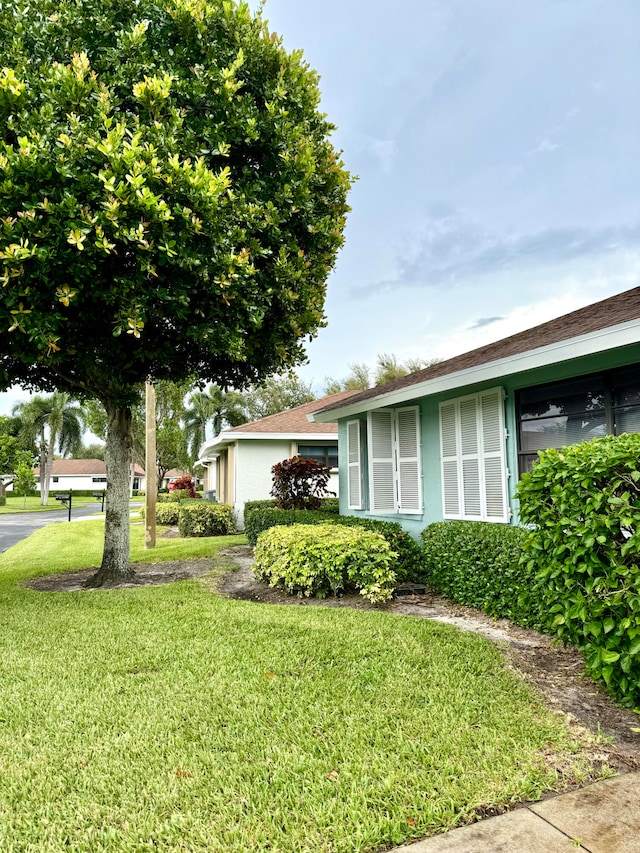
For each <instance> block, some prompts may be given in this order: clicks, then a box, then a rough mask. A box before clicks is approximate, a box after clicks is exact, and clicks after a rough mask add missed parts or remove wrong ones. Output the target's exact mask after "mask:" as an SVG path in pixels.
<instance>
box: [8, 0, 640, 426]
mask: <svg viewBox="0 0 640 853" xmlns="http://www.w3.org/2000/svg"><path fill="white" fill-rule="evenodd" d="M253 5H254V6H255V5H257V3H256V2H254V3H253ZM265 16H266V18H267V19H268V20H269V22H270V25H271V28H272V29H274V30H276V31H277V32H279V33H280V34H281V35H282V36H283V38H284V42H285V45H286V46H287V48H289V49H291V50H293V49H295V48H301V49H303V50H304V53H305V57H306V59H307V61H308V62H309V63H310V64H311V66H312V67H314V68H315V69H316V70H317V71H318V72H319V73H320V76H321V89H322V95H323V101H322V103H323V109H324V110H325V111H326V112H327V113H328V115H329V117H330V119H331V120H332V121H333V122H334V123H335V124H336V125H337V126H338V130H337V131H336V133H335V136H334V142H335V144H336V146H337V147H339V148H341V149H343V151H344V155H343V156H344V160H345V162H346V164H347V166H348V168H349V169H350V170H351V171H352V172H354V173H355V174H357V175H358V176H359V180H358V182H357V183H356V184H355V186H354V189H353V191H352V194H351V199H350V201H351V205H352V208H353V209H352V212H351V214H350V217H349V221H348V226H347V231H346V244H345V247H344V249H343V250H342V252H341V255H340V257H339V260H338V263H337V265H336V269H335V272H334V273H333V274H332V276H331V279H330V281H329V291H328V299H327V304H326V310H327V318H328V326H327V328H325V329H322V330H321V331H320V333H319V335H318V337H317V339H316V340H315V341H313V342H312V343H311V344H310V345H309V347H308V354H309V364H308V365H306V366H304V367H303V368H301V369H300V370H299V374H300V375H301V376H302V377H303V378H304V379H305V380H306V381H311V382H312V383H313V384H314V387H315V389H316V390H317V391H318V393H319V394H320V393H321V392H322V387H323V380H324V377H325V376H332V377H341V376H344V375H346V373H347V372H348V370H349V365H350V364H351V363H353V362H367V363H373V362H374V361H375V357H376V354H377V353H395V354H396V355H398V356H399V357H400V358H406V357H416V356H421V357H425V358H429V357H435V356H438V357H448V356H451V355H454V354H456V353H458V352H462V351H465V350H468V349H471V348H473V347H475V346H479V345H481V344H483V343H485V342H487V341H490V340H497V339H499V338H502V337H504V336H506V335H509V334H513V333H515V332H517V331H520V330H521V329H523V328H527V327H530V326H533V325H536V324H537V323H540V322H544V321H545V320H547V319H550V318H552V317H555V316H558V315H560V314H563V313H566V312H567V311H571V310H573V309H575V308H578V307H581V306H582V305H585V304H587V303H590V302H595V301H597V300H598V299H602V298H605V297H606V296H610V295H612V294H614V293H618V292H620V291H622V290H626V289H628V288H630V287H634V286H636V285H638V284H640V168H639V165H638V164H639V157H638V152H639V151H640V110H638V92H639V91H640V59H639V56H638V49H637V48H638V41H637V39H638V32H640V4H638V3H637V2H636V0H608V2H605V0H537V2H535V3H524V2H513V0H473V2H471V1H470V0H396V2H395V3H389V2H388V0H387V1H386V2H381V0H367V1H366V2H365V0H340V2H338V0H304V1H303V2H302V0H267V3H266V7H265ZM15 399H16V396H15V395H11V394H9V395H0V413H1V412H2V411H6V409H7V407H8V406H10V405H11V403H12V402H13V401H14V400H15Z"/></svg>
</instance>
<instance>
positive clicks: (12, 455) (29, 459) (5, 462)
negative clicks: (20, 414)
mask: <svg viewBox="0 0 640 853" xmlns="http://www.w3.org/2000/svg"><path fill="white" fill-rule="evenodd" d="M21 426H22V424H21V421H20V418H16V417H13V418H10V417H7V416H6V415H0V498H2V503H4V499H5V498H6V495H7V486H10V485H11V484H12V483H13V482H15V480H16V477H17V476H18V472H19V470H20V469H21V468H24V467H25V466H26V467H27V468H29V469H32V468H33V463H34V460H35V459H36V456H37V454H36V449H35V446H34V445H33V443H32V442H29V441H25V437H24V434H23V433H22V432H21Z"/></svg>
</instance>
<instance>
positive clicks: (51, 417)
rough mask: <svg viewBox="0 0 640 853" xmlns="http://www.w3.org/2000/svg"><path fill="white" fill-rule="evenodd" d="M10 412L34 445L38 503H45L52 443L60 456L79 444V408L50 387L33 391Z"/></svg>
mask: <svg viewBox="0 0 640 853" xmlns="http://www.w3.org/2000/svg"><path fill="white" fill-rule="evenodd" d="M13 414H14V415H18V416H19V417H20V418H21V420H22V431H23V434H24V436H25V437H26V438H28V439H29V440H32V441H35V442H36V444H37V445H38V448H39V451H40V495H41V503H42V506H46V505H47V502H48V500H49V483H50V482H51V472H52V469H53V456H54V453H55V449H56V445H57V447H58V452H59V453H60V454H61V455H62V456H67V455H68V454H71V453H73V451H74V450H75V449H76V448H77V447H78V446H79V445H80V443H81V439H82V427H81V423H82V411H81V409H80V407H79V406H78V405H76V404H75V403H74V401H73V400H72V399H71V397H70V395H69V394H67V393H66V392H64V391H54V393H53V394H51V396H49V397H41V396H40V395H39V394H36V395H35V396H33V397H32V398H31V399H30V400H28V401H27V402H25V403H19V404H18V405H17V406H15V407H14V409H13Z"/></svg>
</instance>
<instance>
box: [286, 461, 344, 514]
mask: <svg viewBox="0 0 640 853" xmlns="http://www.w3.org/2000/svg"><path fill="white" fill-rule="evenodd" d="M271 473H272V474H273V488H272V489H271V494H272V496H273V497H274V498H275V501H276V506H277V507H279V508H280V509H320V502H321V499H322V497H323V495H325V494H326V492H327V483H328V482H329V478H330V476H331V469H330V468H328V467H327V466H326V465H323V464H322V463H321V462H316V461H315V459H304V458H303V457H302V456H294V457H292V458H291V459H285V460H284V461H283V462H279V463H278V464H277V465H274V466H273V468H272V469H271ZM330 494H333V493H332V492H330Z"/></svg>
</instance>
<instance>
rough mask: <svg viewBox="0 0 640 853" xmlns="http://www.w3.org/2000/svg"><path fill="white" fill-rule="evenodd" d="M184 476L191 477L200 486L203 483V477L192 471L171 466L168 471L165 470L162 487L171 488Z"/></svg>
mask: <svg viewBox="0 0 640 853" xmlns="http://www.w3.org/2000/svg"><path fill="white" fill-rule="evenodd" d="M182 477H191V479H192V480H193V484H194V485H195V486H199V485H200V484H201V483H202V478H201V477H194V476H193V474H192V473H191V471H180V470H179V469H178V468H170V469H169V470H168V471H165V475H164V477H163V478H162V486H161V488H163V489H170V488H171V484H172V483H174V482H175V481H176V480H179V479H180V478H182Z"/></svg>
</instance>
